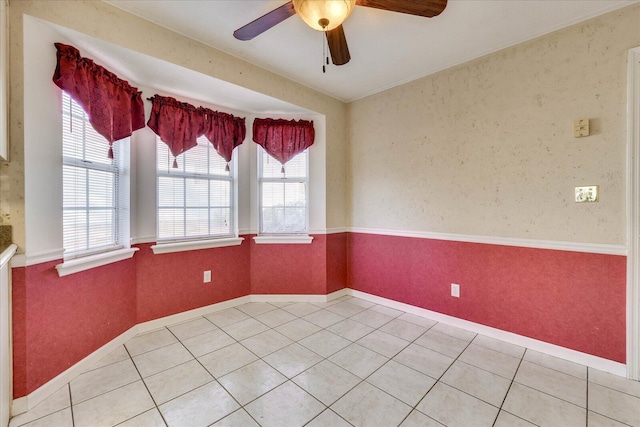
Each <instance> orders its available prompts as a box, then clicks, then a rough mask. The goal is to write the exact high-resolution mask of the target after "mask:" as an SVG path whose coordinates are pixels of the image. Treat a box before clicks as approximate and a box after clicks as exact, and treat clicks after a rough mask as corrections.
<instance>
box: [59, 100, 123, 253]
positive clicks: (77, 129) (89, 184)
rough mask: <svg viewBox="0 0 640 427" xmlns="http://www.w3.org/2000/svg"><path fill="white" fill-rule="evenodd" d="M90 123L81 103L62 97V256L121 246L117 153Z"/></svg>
mask: <svg viewBox="0 0 640 427" xmlns="http://www.w3.org/2000/svg"><path fill="white" fill-rule="evenodd" d="M117 144H119V143H118V142H117V143H115V144H114V147H113V153H114V159H109V158H108V152H109V143H108V142H107V140H106V139H105V138H104V137H103V136H101V135H99V134H98V133H97V132H96V131H95V130H94V129H93V126H91V124H90V123H89V118H88V116H87V114H86V113H85V112H84V110H83V109H82V107H81V106H80V105H79V104H78V103H76V102H75V101H74V100H72V99H71V97H69V95H67V94H66V93H65V92H63V96H62V151H63V152H62V156H63V173H62V178H63V224H62V228H63V244H64V249H65V259H68V258H74V257H77V256H81V255H87V254H91V253H95V252H100V251H105V250H110V249H114V248H116V247H120V244H121V242H120V241H119V240H120V239H119V219H120V216H119V214H118V213H119V196H120V195H119V191H118V188H119V185H118V181H119V177H120V168H119V166H118V165H119V156H121V154H120V151H121V150H119V149H118V146H117Z"/></svg>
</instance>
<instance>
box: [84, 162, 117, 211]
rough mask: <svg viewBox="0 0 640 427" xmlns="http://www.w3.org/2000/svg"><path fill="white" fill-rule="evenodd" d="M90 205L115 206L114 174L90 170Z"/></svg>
mask: <svg viewBox="0 0 640 427" xmlns="http://www.w3.org/2000/svg"><path fill="white" fill-rule="evenodd" d="M88 175H89V207H101V208H104V207H109V208H113V207H115V205H114V198H113V187H114V176H113V175H114V174H113V173H112V172H104V171H97V170H89V171H88Z"/></svg>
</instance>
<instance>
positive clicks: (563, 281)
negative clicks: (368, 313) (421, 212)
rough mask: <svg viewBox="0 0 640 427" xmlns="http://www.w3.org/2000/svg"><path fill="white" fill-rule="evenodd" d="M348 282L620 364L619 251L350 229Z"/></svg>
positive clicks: (622, 299)
mask: <svg viewBox="0 0 640 427" xmlns="http://www.w3.org/2000/svg"><path fill="white" fill-rule="evenodd" d="M451 283H457V284H460V289H461V296H460V298H454V297H452V296H451ZM349 287H350V288H352V289H356V290H359V291H362V292H367V293H370V294H374V295H378V296H381V297H384V298H389V299H392V300H395V301H400V302H403V303H406V304H411V305H414V306H417V307H422V308H425V309H428V310H433V311H436V312H439V313H444V314H447V315H450V316H454V317H458V318H460V319H465V320H469V321H472V322H476V323H480V324H483V325H487V326H491V327H493V328H498V329H502V330H504V331H508V332H513V333H516V334H519V335H524V336H527V337H531V338H535V339H538V340H541V341H546V342H549V343H552V344H556V345H559V346H562V347H566V348H570V349H573V350H577V351H580V352H584V353H588V354H591V355H594V356H599V357H603V358H605V359H609V360H614V361H616V362H621V363H624V362H625V352H626V344H625V334H626V331H625V310H626V257H624V256H615V255H600V254H590V253H580V252H568V251H556V250H546V249H531V248H522V247H512V246H500V245H488V244H476V243H464V242H452V241H443V240H432V239H421V238H409V237H394V236H382V235H372V234H361V233H352V234H350V235H349Z"/></svg>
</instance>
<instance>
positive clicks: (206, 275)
mask: <svg viewBox="0 0 640 427" xmlns="http://www.w3.org/2000/svg"><path fill="white" fill-rule="evenodd" d="M203 281H204V283H210V282H211V270H207V271H205V272H204V279H203Z"/></svg>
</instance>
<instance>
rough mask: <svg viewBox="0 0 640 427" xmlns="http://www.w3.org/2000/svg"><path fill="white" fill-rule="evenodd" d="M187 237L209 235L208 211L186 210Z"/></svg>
mask: <svg viewBox="0 0 640 427" xmlns="http://www.w3.org/2000/svg"><path fill="white" fill-rule="evenodd" d="M186 219H187V233H186V235H187V236H206V235H208V234H209V209H187V210H186Z"/></svg>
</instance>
